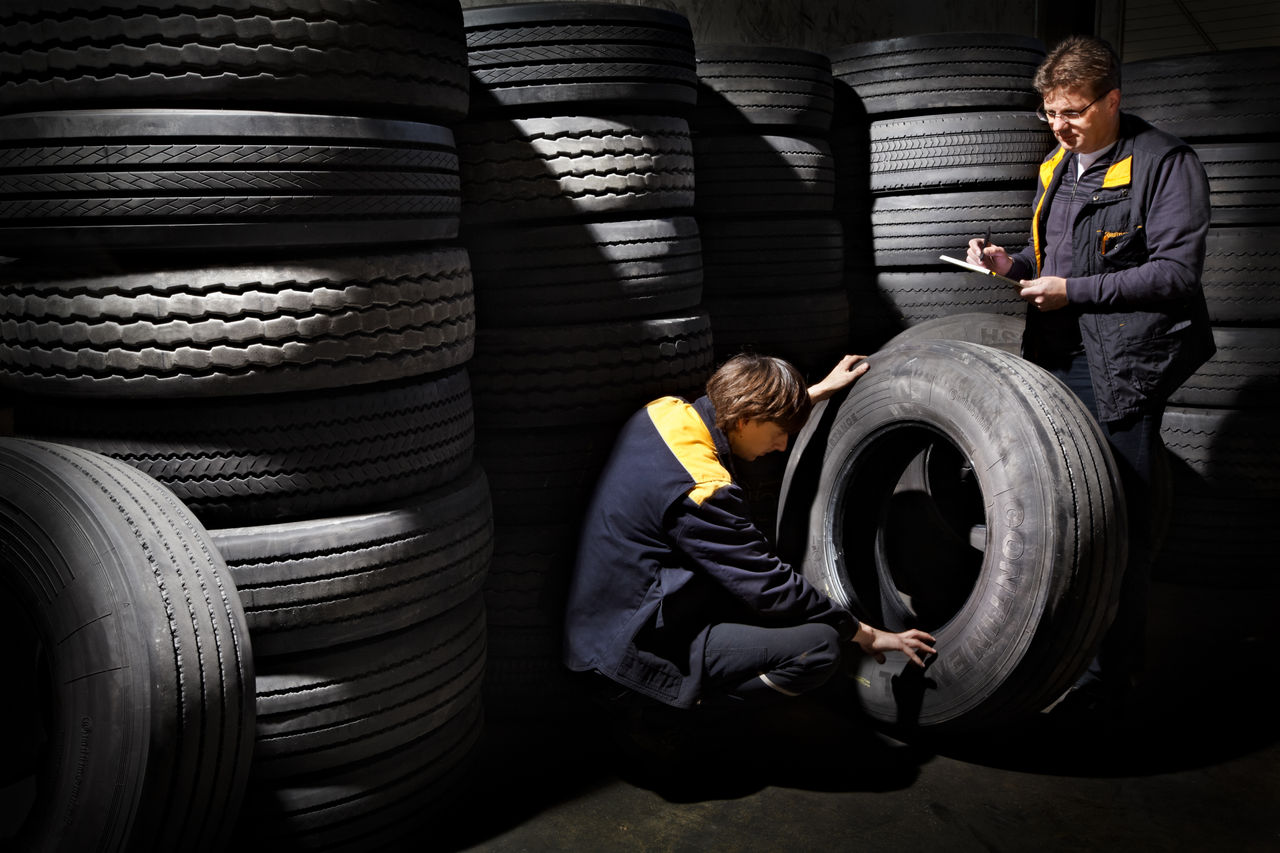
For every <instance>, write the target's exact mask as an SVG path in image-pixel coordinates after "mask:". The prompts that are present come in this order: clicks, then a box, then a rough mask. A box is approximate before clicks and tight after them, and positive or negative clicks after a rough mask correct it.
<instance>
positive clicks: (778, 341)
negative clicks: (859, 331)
mask: <svg viewBox="0 0 1280 853" xmlns="http://www.w3.org/2000/svg"><path fill="white" fill-rule="evenodd" d="M697 67H698V82H699V95H698V108H697V111H696V112H695V113H694V117H693V122H692V124H693V130H694V166H695V169H696V174H697V184H698V188H697V212H698V227H699V229H700V231H701V232H702V247H703V306H704V307H705V308H706V309H707V312H708V313H709V314H710V315H711V324H712V328H713V329H714V331H715V339H716V358H717V360H721V361H722V360H724V359H726V358H728V357H730V356H732V355H734V354H736V353H738V352H740V351H742V350H744V349H750V350H755V351H758V352H763V353H768V354H770V355H777V356H780V357H782V358H785V359H787V360H788V361H791V362H792V363H793V364H795V365H796V366H797V367H799V368H800V369H801V371H802V372H804V373H806V374H808V375H809V376H811V377H812V378H815V379H816V378H818V377H817V374H818V373H819V372H820V371H821V372H822V373H823V374H825V371H826V370H827V369H829V368H830V367H831V365H832V364H833V363H834V362H835V360H836V359H838V358H839V357H840V355H842V354H843V353H844V352H845V351H846V348H847V346H848V342H849V300H848V296H847V294H846V293H845V291H844V287H843V282H842V277H841V272H842V257H843V249H842V238H841V231H840V222H839V220H838V219H836V217H835V213H834V205H835V168H834V165H833V162H832V157H831V147H830V142H829V140H828V138H827V137H828V134H829V130H830V126H831V111H832V82H831V67H830V63H829V62H828V61H827V58H826V57H825V56H823V55H821V54H816V53H811V52H809V51H803V50H794V49H789V48H774V47H752V46H743V45H701V46H699V47H698V66H697Z"/></svg>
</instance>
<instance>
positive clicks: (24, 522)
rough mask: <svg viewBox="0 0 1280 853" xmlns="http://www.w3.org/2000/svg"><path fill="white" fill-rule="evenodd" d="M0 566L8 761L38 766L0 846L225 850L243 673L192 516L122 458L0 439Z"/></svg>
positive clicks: (245, 667)
mask: <svg viewBox="0 0 1280 853" xmlns="http://www.w3.org/2000/svg"><path fill="white" fill-rule="evenodd" d="M0 566H2V567H3V569H4V571H3V572H2V573H0V623H2V624H3V629H2V630H3V640H4V647H5V651H6V660H7V661H9V663H10V666H8V667H6V670H7V671H6V674H5V675H6V680H7V690H6V694H7V695H6V699H5V702H4V713H3V716H2V717H0V719H2V720H3V722H4V732H5V737H6V741H7V742H6V745H5V763H6V765H7V766H6V773H7V774H14V773H15V771H16V776H14V775H11V776H10V778H22V777H23V776H25V775H28V774H30V775H31V776H34V780H35V794H34V802H33V805H32V808H31V810H30V812H29V814H27V816H26V819H25V821H24V822H23V824H22V825H21V827H20V828H18V830H17V832H16V833H13V832H10V831H9V827H0V844H3V846H4V848H5V849H38V850H44V851H68V853H83V851H124V850H129V851H156V853H161V852H162V851H169V850H208V851H216V850H220V849H222V846H223V844H224V843H225V842H226V838H227V833H228V831H229V830H230V828H231V824H232V822H233V821H234V818H235V815H236V813H237V810H238V809H239V807H240V801H241V799H242V798H243V796H244V791H245V785H246V780H247V778H248V773H249V759H250V755H251V753H252V750H253V742H254V738H253V732H254V697H253V680H254V673H253V657H252V654H251V653H250V646H249V632H248V628H247V626H246V624H245V617H244V612H243V610H242V609H241V607H240V602H239V599H238V598H237V596H236V590H235V586H234V585H233V583H232V580H231V576H230V574H229V572H228V571H227V567H226V564H225V563H224V562H223V559H222V557H221V556H220V555H219V554H218V552H217V550H216V549H215V548H214V546H213V543H212V542H211V540H210V538H209V535H208V534H207V533H206V532H205V530H204V528H203V527H202V526H201V525H200V523H199V522H198V521H196V519H195V517H194V516H193V515H192V514H191V513H190V511H189V510H187V509H186V508H185V507H184V506H183V505H182V504H181V503H179V502H178V500H177V499H176V498H175V497H174V496H173V494H171V493H170V492H169V491H168V490H167V489H165V488H164V487H163V486H161V485H160V484H159V483H157V482H156V481H155V480H153V479H151V478H150V477H148V476H146V475H145V474H142V473H141V472H139V471H136V470H134V469H133V468H131V467H129V466H127V465H125V464H124V463H121V462H117V461H115V460H112V459H108V458H107V457H104V456H101V455H99V454H96V453H92V452H89V451H85V450H80V449H78V448H73V447H66V446H63V445H56V444H48V443H43V442H31V441H22V440H17V439H4V440H2V441H0ZM10 790H13V788H10ZM6 812H7V814H8V815H12V814H13V812H12V811H10V810H8V809H7V810H6ZM7 819H9V818H6V820H7ZM10 844H12V845H13V847H12V848H11V847H10V846H9V845H10Z"/></svg>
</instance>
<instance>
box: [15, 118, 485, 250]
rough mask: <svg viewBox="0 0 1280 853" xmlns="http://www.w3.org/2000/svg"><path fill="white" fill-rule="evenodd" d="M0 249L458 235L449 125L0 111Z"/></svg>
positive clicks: (322, 242) (264, 244)
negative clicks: (1, 142) (0, 145)
mask: <svg viewBox="0 0 1280 853" xmlns="http://www.w3.org/2000/svg"><path fill="white" fill-rule="evenodd" d="M0 138H3V139H4V140H5V148H4V149H3V150H2V151H0V251H3V253H4V254H7V255H10V256H28V255H32V254H40V253H44V254H47V253H49V252H53V251H93V252H97V251H100V250H102V249H104V248H106V249H109V250H136V249H150V250H164V251H172V250H179V249H200V250H208V249H215V248H216V249H276V248H280V247H302V246H306V247H323V248H328V247H331V246H341V245H352V244H366V245H368V244H382V245H386V244H388V243H398V242H414V241H420V240H439V239H450V238H452V237H455V236H457V233H458V213H459V209H460V202H459V178H458V155H457V151H456V150H455V148H454V139H453V133H452V131H450V130H449V129H448V128H445V127H442V126H439V125H435V124H424V123H421V122H409V121H393V120H389V119H373V118H361V117H353V116H332V115H304V114H290V113H283V112H257V111H250V110H234V109H228V110H215V109H179V108H170V109H158V108H157V109H96V110H62V111H58V112H47V113H31V114H27V115H10V116H4V117H3V118H0Z"/></svg>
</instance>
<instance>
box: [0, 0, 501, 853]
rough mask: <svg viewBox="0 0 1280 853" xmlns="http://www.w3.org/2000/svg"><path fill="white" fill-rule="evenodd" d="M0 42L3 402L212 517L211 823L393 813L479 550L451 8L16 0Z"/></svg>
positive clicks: (436, 784) (468, 705)
mask: <svg viewBox="0 0 1280 853" xmlns="http://www.w3.org/2000/svg"><path fill="white" fill-rule="evenodd" d="M55 33H56V35H55ZM68 45H70V47H68ZM0 52H2V53H3V54H4V55H6V56H7V57H10V58H12V57H17V58H19V59H18V61H17V62H11V63H9V64H8V65H6V66H5V67H7V68H9V69H19V70H11V71H9V72H7V73H6V76H4V77H3V78H0V98H3V102H4V103H5V105H6V109H7V111H8V113H9V114H7V115H4V116H3V117H0V136H2V137H3V138H4V139H5V141H6V145H7V147H6V149H5V153H4V156H3V159H0V176H2V179H3V182H2V183H0V254H4V255H6V256H9V257H11V258H13V259H12V260H9V261H7V262H6V263H4V265H3V268H2V271H0V275H2V276H3V288H2V290H0V382H2V383H3V387H4V389H5V394H6V399H5V405H7V406H9V407H11V409H12V427H13V430H14V431H15V432H16V433H17V434H19V435H25V436H32V437H37V438H41V439H47V440H50V441H54V442H58V443H60V444H63V445H76V446H78V447H80V448H85V449H88V450H91V451H96V452H97V453H99V454H105V455H106V456H109V457H112V458H114V459H116V460H120V461H122V462H126V463H128V464H129V465H130V466H133V467H134V468H136V469H139V470H140V471H142V472H144V473H145V474H147V475H149V476H150V477H151V478H153V479H154V480H156V481H158V482H160V483H162V484H163V485H164V486H165V487H166V488H167V489H168V490H169V491H170V492H172V493H173V494H174V495H176V496H177V497H178V498H179V499H181V500H182V501H183V502H184V503H185V505H186V506H187V507H188V508H189V509H190V511H192V512H193V513H194V514H195V516H196V517H197V518H198V520H199V523H200V524H201V525H203V526H205V527H208V528H210V531H209V538H210V541H211V542H212V543H213V545H214V546H216V548H217V549H218V552H219V553H220V554H221V555H222V557H223V558H224V559H225V561H226V564H227V567H228V569H229V572H230V577H231V579H232V580H233V581H234V585H235V586H234V589H235V591H236V592H238V599H239V602H240V604H241V605H242V608H243V613H244V614H245V615H244V618H245V620H246V623H247V626H248V631H249V635H250V638H251V640H252V646H253V649H254V666H255V669H256V706H257V713H256V719H257V729H256V732H257V733H256V743H255V744H254V759H253V763H252V766H251V768H250V773H249V776H250V778H249V783H248V793H247V795H246V796H245V799H244V807H243V809H242V810H241V813H240V820H239V823H238V824H237V823H235V821H234V814H230V813H228V814H222V815H219V816H218V817H217V820H216V821H215V822H216V823H217V824H218V825H219V826H221V827H223V828H224V829H225V830H233V831H232V832H231V834H232V843H239V844H247V845H249V846H251V847H254V848H257V847H261V846H266V845H275V846H280V847H283V848H286V849H314V848H317V847H320V846H323V847H324V848H325V849H343V850H367V849H380V850H381V849H388V848H394V847H395V846H397V845H399V844H401V843H403V842H407V841H410V840H413V839H415V838H416V837H417V836H418V834H419V833H420V832H421V830H422V828H423V818H424V816H426V815H428V814H430V813H431V812H432V810H433V809H434V808H436V807H437V806H439V805H440V804H441V803H443V802H444V795H445V794H446V793H447V792H448V790H449V789H450V788H451V787H453V786H454V785H455V784H456V781H457V779H458V778H459V776H460V774H461V773H463V772H464V771H465V769H466V767H467V766H468V763H469V762H468V759H469V758H470V757H471V754H472V752H473V749H472V747H473V745H474V744H475V743H476V741H477V739H478V737H479V733H480V728H481V722H482V719H481V717H482V715H481V684H482V676H483V669H484V656H485V636H484V609H483V599H482V596H481V590H482V587H483V581H484V576H485V573H486V571H487V567H488V563H489V559H490V556H491V552H492V511H491V508H490V498H489V492H488V485H487V482H486V480H485V477H484V475H483V473H482V472H481V471H480V469H479V468H478V467H477V466H476V465H475V463H474V460H473V453H474V416H473V410H472V402H471V391H470V379H469V376H468V371H467V365H468V363H469V362H470V360H471V356H472V353H473V350H474V328H475V326H474V324H475V320H474V307H473V294H472V284H471V271H470V262H469V259H468V257H467V253H466V250H465V249H463V248H462V247H461V246H459V245H458V244H457V240H456V238H457V234H458V225H459V213H460V208H461V205H460V178H459V170H458V156H457V151H456V148H455V144H454V137H453V131H452V129H451V125H452V124H454V123H456V122H458V121H460V120H461V119H462V118H463V117H464V116H465V114H466V111H467V108H468V80H467V76H466V51H465V41H464V37H463V31H462V15H461V10H460V8H459V7H458V4H457V3H456V1H455V2H428V3H423V2H408V0H392V2H383V1H382V0H377V2H375V0H353V2H349V3H344V4H340V5H334V4H331V3H328V2H324V0H282V2H279V3H275V4H272V6H271V7H270V9H268V8H267V6H265V5H263V6H261V8H259V7H258V6H257V5H255V4H250V5H249V6H248V7H244V6H243V4H233V3H229V2H228V3H221V2H211V3H207V4H199V5H198V6H188V5H184V6H182V7H181V8H179V7H172V8H167V7H166V4H160V7H158V8H148V9H145V10H142V9H140V8H139V7H138V6H137V4H135V3H132V2H125V0H106V2H97V3H92V4H88V3H80V2H76V0H66V2H56V3H52V4H51V3H46V2H35V0H30V2H28V0H21V1H20V2H16V3H7V4H6V6H5V10H4V11H3V12H0ZM19 110H21V111H23V112H21V113H19V112H18V111H19ZM227 593H228V594H235V593H234V592H233V591H232V589H231V588H228V589H227ZM175 607H178V608H179V609H180V605H176V604H175ZM206 701H213V698H212V697H210V698H209V699H207V700H206ZM250 719H252V717H250ZM185 725H188V722H187V721H186V720H185V718H183V719H182V720H180V721H179V726H180V727H181V726H185ZM134 760H141V761H149V760H153V759H151V758H149V757H148V756H143V755H139V756H136V757H134ZM204 772H206V773H208V774H211V776H210V780H212V778H213V777H212V774H215V773H218V772H222V771H220V770H219V769H218V767H217V766H216V764H214V763H212V762H211V763H210V764H209V766H208V767H207V768H206V769H205V770H204ZM210 783H211V784H212V781H211V782H210ZM89 793H95V796H96V795H98V794H104V792H101V791H99V792H82V796H87V795H88V794H89ZM57 807H58V806H57V805H56V804H55V805H54V808H57ZM193 808H198V804H195V805H193ZM150 831H151V828H150V827H148V826H146V825H140V826H139V827H137V828H136V830H135V832H137V833H148V832H150ZM144 837H145V835H141V836H138V838H139V839H140V838H144ZM219 837H220V838H222V840H224V841H225V833H224V835H223V836H219ZM137 841H138V839H134V842H137ZM104 843H106V842H104ZM207 843H213V842H209V841H206V839H205V838H203V837H202V838H199V839H190V840H182V839H178V840H174V841H173V843H172V844H169V843H163V844H161V845H160V846H159V847H158V848H157V849H180V848H181V849H188V848H190V849H204V848H203V847H202V845H204V844H207ZM126 845H127V846H129V847H130V849H144V846H145V844H144V843H143V844H142V845H139V844H136V843H130V842H128V841H126ZM74 849H88V848H86V847H75V848H74ZM101 849H116V848H115V847H110V846H104V847H102V848H101Z"/></svg>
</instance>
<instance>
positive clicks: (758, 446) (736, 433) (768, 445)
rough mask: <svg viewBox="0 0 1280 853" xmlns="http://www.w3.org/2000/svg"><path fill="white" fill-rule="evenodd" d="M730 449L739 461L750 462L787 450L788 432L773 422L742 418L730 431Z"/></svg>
mask: <svg viewBox="0 0 1280 853" xmlns="http://www.w3.org/2000/svg"><path fill="white" fill-rule="evenodd" d="M728 437H729V449H730V450H732V451H733V455H734V456H737V457H738V458H739V459H745V460H747V461H748V462H750V461H751V460H753V459H759V458H760V457H761V456H764V455H765V454H766V453H772V452H773V451H775V450H786V449H787V431H786V430H785V429H783V428H782V427H781V426H779V425H778V424H776V423H774V422H773V421H757V420H747V419H745V418H741V419H739V420H738V425H737V426H736V427H731V428H730V429H729V434H728Z"/></svg>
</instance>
